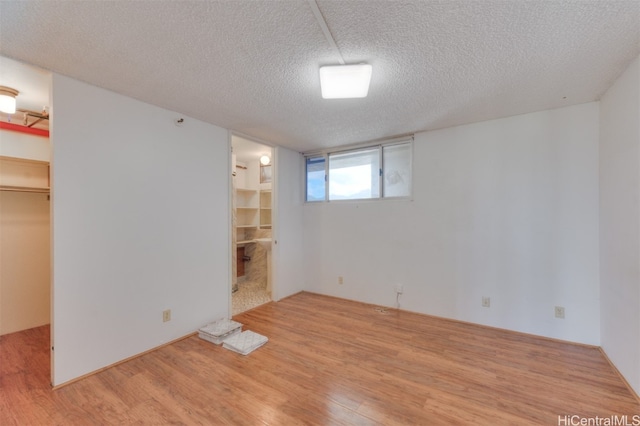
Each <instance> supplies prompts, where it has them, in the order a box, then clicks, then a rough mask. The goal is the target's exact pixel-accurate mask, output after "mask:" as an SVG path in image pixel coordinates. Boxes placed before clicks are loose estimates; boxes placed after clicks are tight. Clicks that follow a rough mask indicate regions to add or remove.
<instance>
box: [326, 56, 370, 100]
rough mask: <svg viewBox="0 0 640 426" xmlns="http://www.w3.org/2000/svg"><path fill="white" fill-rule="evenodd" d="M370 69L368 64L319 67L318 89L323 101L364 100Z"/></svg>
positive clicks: (367, 88) (367, 91)
mask: <svg viewBox="0 0 640 426" xmlns="http://www.w3.org/2000/svg"><path fill="white" fill-rule="evenodd" d="M371 72H372V67H371V65H369V64H358V65H330V66H325V67H320V87H321V89H322V97H323V98H324V99H347V98H366V97H367V94H368V93H369V83H370V82H371Z"/></svg>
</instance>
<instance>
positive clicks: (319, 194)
mask: <svg viewBox="0 0 640 426" xmlns="http://www.w3.org/2000/svg"><path fill="white" fill-rule="evenodd" d="M306 163H307V166H306V168H307V173H306V175H307V201H324V200H325V199H326V189H325V159H324V156H321V157H307V162H306Z"/></svg>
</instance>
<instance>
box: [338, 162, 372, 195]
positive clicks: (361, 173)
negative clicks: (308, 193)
mask: <svg viewBox="0 0 640 426" xmlns="http://www.w3.org/2000/svg"><path fill="white" fill-rule="evenodd" d="M329 179H330V181H329V191H330V192H329V199H330V200H349V199H360V198H371V196H372V194H371V164H363V165H361V166H351V167H342V168H339V169H332V170H331V174H330V175H329Z"/></svg>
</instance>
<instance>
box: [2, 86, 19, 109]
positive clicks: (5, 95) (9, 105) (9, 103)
mask: <svg viewBox="0 0 640 426" xmlns="http://www.w3.org/2000/svg"><path fill="white" fill-rule="evenodd" d="M18 93H20V92H18V91H17V90H16V89H12V88H10V87H6V86H0V111H2V112H4V113H7V114H15V112H16V96H18Z"/></svg>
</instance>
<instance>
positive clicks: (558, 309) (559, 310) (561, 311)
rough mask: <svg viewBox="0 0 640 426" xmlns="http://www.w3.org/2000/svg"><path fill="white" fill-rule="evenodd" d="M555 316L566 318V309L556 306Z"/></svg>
mask: <svg viewBox="0 0 640 426" xmlns="http://www.w3.org/2000/svg"><path fill="white" fill-rule="evenodd" d="M555 315H556V318H564V307H563V306H556V307H555Z"/></svg>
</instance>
